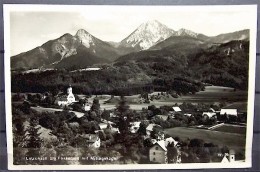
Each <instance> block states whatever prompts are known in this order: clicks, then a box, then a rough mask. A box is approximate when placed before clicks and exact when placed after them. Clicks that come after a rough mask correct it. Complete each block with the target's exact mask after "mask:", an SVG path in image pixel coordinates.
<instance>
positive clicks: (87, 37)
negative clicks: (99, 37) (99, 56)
mask: <svg viewBox="0 0 260 172" xmlns="http://www.w3.org/2000/svg"><path fill="white" fill-rule="evenodd" d="M76 37H77V38H78V39H79V41H80V42H81V43H82V44H83V45H84V46H85V47H87V48H89V47H90V46H91V45H94V37H93V36H92V35H91V34H89V33H88V32H87V31H86V30H84V29H79V30H78V31H77V33H76Z"/></svg>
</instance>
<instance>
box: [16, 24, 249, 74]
mask: <svg viewBox="0 0 260 172" xmlns="http://www.w3.org/2000/svg"><path fill="white" fill-rule="evenodd" d="M232 40H246V41H248V40H249V30H248V29H246V30H241V31H236V32H232V33H223V34H220V35H217V36H213V37H210V36H206V35H203V34H200V33H195V32H193V31H190V30H187V29H180V30H177V31H175V30H173V29H171V28H168V27H167V26H166V25H164V24H162V23H160V22H158V21H156V20H152V21H148V22H146V23H143V24H141V25H140V26H139V27H138V28H137V29H136V30H134V31H133V32H132V33H131V34H130V35H129V36H127V37H126V38H125V39H123V40H122V41H121V42H118V43H117V42H105V41H102V40H100V39H98V38H97V37H95V36H93V35H92V34H90V33H88V32H87V31H86V30H83V29H80V30H78V31H77V33H76V34H75V35H71V34H68V33H66V34H64V35H62V36H61V37H59V38H57V39H54V40H50V41H48V42H46V43H44V44H43V45H41V46H38V47H36V48H34V49H32V50H30V51H27V52H24V53H21V54H18V55H16V56H12V57H11V68H12V69H13V70H15V69H23V70H27V69H33V68H34V69H35V68H58V69H63V68H65V69H69V70H70V69H71V70H72V69H74V70H75V69H79V68H86V67H89V66H91V65H93V64H100V63H101V64H102V63H111V62H116V63H117V62H119V61H122V59H125V58H126V57H129V56H131V55H133V54H135V55H136V54H138V53H141V54H142V53H143V52H144V53H146V54H147V53H149V52H153V51H157V54H160V53H161V54H163V51H166V52H171V53H173V52H174V53H178V51H179V52H181V53H182V54H183V55H184V56H186V55H189V54H190V52H198V51H200V50H201V49H205V48H209V47H212V46H216V45H220V44H223V43H228V42H230V41H232ZM137 56H138V55H137Z"/></svg>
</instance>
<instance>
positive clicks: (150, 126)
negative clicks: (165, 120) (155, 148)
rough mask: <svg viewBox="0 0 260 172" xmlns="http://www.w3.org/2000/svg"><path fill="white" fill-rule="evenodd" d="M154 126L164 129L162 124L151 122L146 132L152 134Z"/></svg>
mask: <svg viewBox="0 0 260 172" xmlns="http://www.w3.org/2000/svg"><path fill="white" fill-rule="evenodd" d="M154 127H157V128H160V129H162V127H161V126H160V125H158V124H149V125H148V126H147V127H146V133H147V135H150V134H151V132H152V131H153V128H154Z"/></svg>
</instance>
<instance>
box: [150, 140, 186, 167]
mask: <svg viewBox="0 0 260 172" xmlns="http://www.w3.org/2000/svg"><path fill="white" fill-rule="evenodd" d="M152 143H153V144H154V145H153V146H152V147H151V148H150V150H149V160H150V161H151V162H157V163H161V164H166V163H168V159H167V152H168V150H167V146H168V145H169V144H171V143H173V145H174V147H175V148H176V149H177V157H176V161H175V163H181V151H180V149H179V148H180V147H179V142H177V141H175V140H174V139H173V138H172V137H169V138H166V139H164V140H160V141H155V140H153V141H152Z"/></svg>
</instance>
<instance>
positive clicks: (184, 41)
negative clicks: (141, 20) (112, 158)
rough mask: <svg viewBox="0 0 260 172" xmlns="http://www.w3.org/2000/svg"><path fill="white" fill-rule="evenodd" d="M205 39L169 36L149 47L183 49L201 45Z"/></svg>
mask: <svg viewBox="0 0 260 172" xmlns="http://www.w3.org/2000/svg"><path fill="white" fill-rule="evenodd" d="M203 44H205V41H203V40H200V39H197V38H194V37H190V36H187V35H185V36H171V37H169V38H168V39H166V40H165V41H162V42H160V43H158V44H156V45H154V46H152V47H151V48H150V50H160V49H163V48H167V49H169V50H170V49H171V50H175V51H178V50H185V49H187V50H188V49H191V48H193V47H202V46H203Z"/></svg>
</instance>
